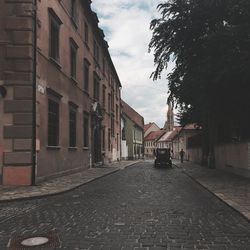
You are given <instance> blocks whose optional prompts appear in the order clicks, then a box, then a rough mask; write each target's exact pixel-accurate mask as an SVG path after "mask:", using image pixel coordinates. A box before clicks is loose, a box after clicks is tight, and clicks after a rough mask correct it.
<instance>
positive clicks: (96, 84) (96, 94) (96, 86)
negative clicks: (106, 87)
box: [94, 74, 100, 100]
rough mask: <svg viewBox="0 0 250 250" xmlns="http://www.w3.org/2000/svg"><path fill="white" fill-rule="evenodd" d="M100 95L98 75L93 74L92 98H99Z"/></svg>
mask: <svg viewBox="0 0 250 250" xmlns="http://www.w3.org/2000/svg"><path fill="white" fill-rule="evenodd" d="M99 97H100V82H99V77H98V76H97V75H96V74H94V99H96V100H99Z"/></svg>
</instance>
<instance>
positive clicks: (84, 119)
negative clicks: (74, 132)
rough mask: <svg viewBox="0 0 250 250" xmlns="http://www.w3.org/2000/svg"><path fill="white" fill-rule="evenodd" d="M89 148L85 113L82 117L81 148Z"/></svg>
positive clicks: (86, 115)
mask: <svg viewBox="0 0 250 250" xmlns="http://www.w3.org/2000/svg"><path fill="white" fill-rule="evenodd" d="M88 146H89V115H88V114H87V113H85V114H84V116H83V147H85V148H87V147H88Z"/></svg>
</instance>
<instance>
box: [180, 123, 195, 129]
mask: <svg viewBox="0 0 250 250" xmlns="http://www.w3.org/2000/svg"><path fill="white" fill-rule="evenodd" d="M197 128H199V127H198V126H197V124H196V123H190V124H187V125H185V126H184V127H183V128H182V130H194V129H195V130H196V129H197Z"/></svg>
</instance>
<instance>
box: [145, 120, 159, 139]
mask: <svg viewBox="0 0 250 250" xmlns="http://www.w3.org/2000/svg"><path fill="white" fill-rule="evenodd" d="M158 130H160V128H159V127H158V126H157V125H156V124H155V123H154V122H150V123H148V124H145V125H144V138H145V137H147V135H148V134H149V133H150V132H152V131H158Z"/></svg>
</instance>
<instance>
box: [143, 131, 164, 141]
mask: <svg viewBox="0 0 250 250" xmlns="http://www.w3.org/2000/svg"><path fill="white" fill-rule="evenodd" d="M165 132H166V130H158V131H152V132H150V133H149V134H148V135H147V136H146V138H145V139H144V140H145V141H155V140H158V139H159V138H160V137H161V136H162V135H163V134H164V133H165Z"/></svg>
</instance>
